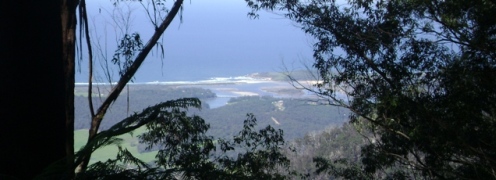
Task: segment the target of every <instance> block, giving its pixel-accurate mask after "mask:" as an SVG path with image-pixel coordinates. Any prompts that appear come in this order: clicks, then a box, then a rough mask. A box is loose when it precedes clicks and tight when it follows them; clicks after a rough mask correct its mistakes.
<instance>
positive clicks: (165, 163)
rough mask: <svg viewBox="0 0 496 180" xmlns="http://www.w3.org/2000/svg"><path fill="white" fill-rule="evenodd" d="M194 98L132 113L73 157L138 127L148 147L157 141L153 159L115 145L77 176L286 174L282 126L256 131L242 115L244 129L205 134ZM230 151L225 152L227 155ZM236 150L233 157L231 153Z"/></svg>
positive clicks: (253, 176) (279, 176) (277, 176)
mask: <svg viewBox="0 0 496 180" xmlns="http://www.w3.org/2000/svg"><path fill="white" fill-rule="evenodd" d="M200 107H201V103H200V100H198V99H196V98H183V99H178V100H172V101H167V102H164V103H159V104H157V105H155V106H151V107H148V108H146V109H144V110H143V111H142V112H141V113H135V114H134V115H132V116H129V117H128V118H126V119H124V120H123V121H121V122H120V123H118V124H116V125H114V126H112V127H111V128H110V129H108V130H106V131H102V132H100V133H98V135H97V137H96V138H95V139H94V140H93V141H92V142H91V143H88V144H87V145H86V146H85V147H83V148H82V149H81V150H80V151H79V152H78V153H76V157H77V158H79V159H77V160H78V161H79V160H80V157H81V155H84V154H86V153H88V152H94V151H95V150H96V149H98V148H101V147H104V146H107V145H112V144H115V145H117V146H119V142H120V141H121V139H119V138H117V137H116V136H118V135H122V134H125V133H132V131H133V130H135V129H137V128H139V127H143V126H144V127H146V129H147V131H146V132H145V133H143V134H140V135H138V137H139V139H140V142H141V143H145V144H147V145H148V148H152V147H154V146H159V147H160V148H159V151H158V153H157V155H156V158H155V161H154V162H143V161H141V160H139V159H137V158H135V157H134V156H133V155H132V154H131V153H130V152H129V151H128V150H126V149H124V148H122V147H120V146H119V152H118V154H117V156H116V157H115V158H113V159H109V160H107V161H105V162H97V163H95V164H92V165H90V166H89V167H88V170H87V171H86V172H84V173H83V174H80V175H79V176H78V178H81V179H122V178H125V179H286V178H287V175H288V174H290V172H289V168H288V167H289V160H288V159H287V158H286V157H285V156H284V155H283V154H282V153H281V152H282V151H281V148H283V146H284V138H283V132H282V130H275V129H274V128H272V127H271V126H267V127H266V128H263V129H260V130H257V129H256V118H255V117H254V116H253V115H251V114H248V115H247V119H246V120H245V121H244V128H243V130H242V131H240V132H239V134H238V135H237V136H235V137H234V138H233V139H232V140H224V139H214V138H213V137H211V136H207V135H206V132H207V130H208V129H209V127H210V126H209V125H208V124H206V123H205V121H204V120H203V119H202V118H201V117H199V116H196V115H189V114H188V113H187V112H186V110H187V109H188V108H200ZM217 149H220V151H219V152H218V153H215V151H216V150H217ZM229 154H231V155H229ZM232 154H237V156H232Z"/></svg>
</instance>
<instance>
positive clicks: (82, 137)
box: [74, 127, 157, 164]
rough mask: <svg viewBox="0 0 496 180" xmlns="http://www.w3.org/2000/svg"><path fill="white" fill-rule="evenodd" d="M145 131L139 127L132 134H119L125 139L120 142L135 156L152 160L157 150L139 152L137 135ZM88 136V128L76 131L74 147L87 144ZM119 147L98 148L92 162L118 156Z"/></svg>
mask: <svg viewBox="0 0 496 180" xmlns="http://www.w3.org/2000/svg"><path fill="white" fill-rule="evenodd" d="M144 131H145V128H144V127H142V128H139V129H137V130H135V131H134V132H133V135H131V134H123V135H120V136H118V137H119V138H121V139H122V140H123V142H122V143H121V144H120V146H121V147H122V148H125V149H127V150H128V151H129V152H131V153H132V154H133V155H134V156H135V157H137V158H139V159H141V160H143V161H144V162H152V161H153V160H154V159H155V155H156V154H157V151H152V152H147V153H139V152H138V144H139V140H138V137H136V136H137V135H139V134H142V133H143V132H144ZM87 138H88V129H81V130H77V131H74V149H75V150H76V151H78V150H79V149H80V148H81V147H83V146H84V145H85V144H86V141H87ZM118 151H119V149H118V147H117V145H108V146H106V147H102V148H100V149H97V150H96V151H95V152H94V153H93V154H92V155H91V159H90V164H93V163H96V162H98V161H106V160H108V159H114V158H115V157H116V156H117V153H118Z"/></svg>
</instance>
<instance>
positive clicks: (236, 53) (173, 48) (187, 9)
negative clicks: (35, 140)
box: [76, 0, 312, 82]
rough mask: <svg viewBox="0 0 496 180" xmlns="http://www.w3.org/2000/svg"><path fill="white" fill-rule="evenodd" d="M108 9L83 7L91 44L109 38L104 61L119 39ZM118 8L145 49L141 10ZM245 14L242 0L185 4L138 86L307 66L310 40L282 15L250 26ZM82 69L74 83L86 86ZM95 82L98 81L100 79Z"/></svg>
mask: <svg viewBox="0 0 496 180" xmlns="http://www.w3.org/2000/svg"><path fill="white" fill-rule="evenodd" d="M111 4H112V2H110V1H102V0H88V1H87V6H88V9H89V14H88V15H89V18H90V20H91V21H93V23H91V22H90V23H91V24H93V25H91V29H90V30H91V31H92V40H93V41H97V40H99V42H100V44H101V45H102V46H104V45H105V37H107V40H106V44H107V51H106V52H107V53H106V54H107V57H108V58H111V56H112V54H113V52H114V50H115V47H116V44H115V42H116V34H119V29H118V28H114V26H115V25H113V24H115V23H113V22H112V19H111V18H110V16H109V14H112V13H115V12H117V11H116V10H115V9H114V7H113V6H112V5H111ZM120 7H122V8H123V9H126V10H127V9H128V7H130V8H131V9H133V11H132V14H131V26H130V32H139V33H140V34H141V36H142V38H143V41H144V43H146V41H147V40H148V38H149V37H150V36H151V34H152V33H153V26H152V25H151V23H150V21H149V20H148V19H147V18H146V16H145V14H144V13H143V12H144V10H143V7H142V6H141V5H140V4H138V3H136V2H134V3H131V4H129V5H127V4H125V3H121V4H120ZM169 7H170V6H169ZM247 12H249V8H247V7H246V4H245V2H244V0H191V1H185V4H184V11H183V14H182V16H183V22H182V23H179V22H180V21H179V16H178V17H176V19H175V20H174V22H173V24H171V25H170V26H169V28H168V29H167V30H166V32H165V34H164V36H163V37H164V38H163V43H164V49H165V58H164V59H163V60H160V58H159V57H160V56H159V55H158V54H157V51H155V52H154V56H149V58H147V59H146V60H145V63H144V64H143V66H142V67H141V68H140V70H139V71H138V74H137V76H136V82H144V81H155V80H158V81H170V80H175V81H178V80H191V79H202V78H203V79H205V78H209V77H213V76H235V75H243V74H248V73H253V72H266V71H281V69H282V67H283V62H284V64H286V66H288V67H289V68H298V67H301V64H302V62H304V63H306V64H311V59H312V39H311V38H310V37H309V36H307V35H305V34H304V33H303V31H302V30H300V29H299V28H298V27H296V26H295V24H293V23H291V21H289V20H287V19H285V18H284V17H282V16H281V15H276V14H272V13H264V12H262V13H261V15H260V18H259V19H254V20H253V19H250V18H248V17H247ZM95 32H96V33H95ZM94 47H95V46H94ZM103 49H105V48H103ZM94 51H96V52H97V53H98V51H97V50H94ZM86 63H87V62H86V61H85V62H83V64H82V65H81V73H78V74H77V75H76V81H77V82H86V81H87V80H86V79H87V77H86V76H87V75H86V74H85V72H87V69H86V68H87V65H86ZM98 66H99V64H98V63H97V64H96V67H98ZM98 68H99V67H98ZM114 70H117V69H114ZM97 77H100V78H101V77H102V74H101V73H100V74H99V76H97ZM114 80H115V79H114Z"/></svg>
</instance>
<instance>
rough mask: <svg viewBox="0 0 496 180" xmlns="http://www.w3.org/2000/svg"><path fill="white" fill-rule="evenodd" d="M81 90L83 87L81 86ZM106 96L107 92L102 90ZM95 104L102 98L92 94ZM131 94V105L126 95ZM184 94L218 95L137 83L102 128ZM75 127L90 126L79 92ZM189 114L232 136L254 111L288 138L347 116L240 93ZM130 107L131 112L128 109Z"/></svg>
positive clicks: (325, 108)
mask: <svg viewBox="0 0 496 180" xmlns="http://www.w3.org/2000/svg"><path fill="white" fill-rule="evenodd" d="M79 88H80V89H77V90H78V92H80V91H83V90H84V87H79ZM100 92H101V95H102V96H105V91H104V90H102V89H101V90H100ZM93 96H94V97H93V101H94V102H95V104H99V103H100V102H101V99H100V98H99V97H98V95H93ZM128 97H129V104H128V101H127V98H128ZM181 97H198V98H200V99H202V100H207V99H209V98H215V97H216V95H215V93H213V92H212V91H210V90H208V89H202V88H192V87H178V86H161V85H134V86H130V87H129V95H128V93H127V92H123V94H122V95H121V97H119V99H118V100H117V101H116V102H115V103H114V104H113V105H112V107H111V109H110V110H109V112H108V114H107V115H106V116H105V118H104V120H103V121H102V125H101V128H102V129H107V128H109V127H110V126H112V125H113V124H115V123H116V122H118V121H120V120H122V119H124V118H125V117H127V116H128V114H130V113H133V112H139V111H141V110H142V109H144V108H146V107H148V106H151V105H154V104H157V103H159V102H163V101H167V100H171V99H177V98H181ZM75 106H76V107H75V109H76V122H75V128H76V129H87V128H89V118H90V116H89V110H88V100H87V97H86V96H85V95H82V94H80V95H79V96H76V98H75ZM203 106H204V107H203V108H202V109H201V110H200V111H198V110H192V111H191V112H190V113H195V114H198V115H200V116H201V117H202V118H203V119H205V121H207V122H208V123H210V125H211V129H210V131H209V133H210V135H213V136H215V137H231V136H232V135H233V134H234V133H236V132H238V131H239V130H240V129H241V128H242V123H243V120H245V116H246V114H247V113H253V114H254V115H255V116H256V118H257V120H258V123H259V125H260V127H264V126H266V125H271V126H274V127H275V128H280V129H283V130H284V134H285V138H286V139H287V140H290V139H294V138H297V137H303V136H304V135H305V134H306V133H308V132H310V131H317V130H322V129H324V128H326V127H328V126H335V125H341V124H342V123H343V122H344V121H345V119H346V117H347V115H345V114H347V111H346V110H345V109H343V108H337V107H333V106H328V105H321V104H319V103H318V102H316V101H315V100H309V99H296V98H293V99H291V98H274V97H270V96H263V97H260V96H241V97H237V98H232V99H231V100H229V102H228V104H227V105H224V106H221V107H218V108H214V109H210V108H209V106H208V104H204V105H203ZM128 107H129V111H128Z"/></svg>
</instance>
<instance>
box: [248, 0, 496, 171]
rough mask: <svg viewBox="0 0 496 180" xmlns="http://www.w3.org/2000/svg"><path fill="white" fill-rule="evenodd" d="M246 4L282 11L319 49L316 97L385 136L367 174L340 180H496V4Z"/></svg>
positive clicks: (272, 0) (370, 156) (367, 162)
mask: <svg viewBox="0 0 496 180" xmlns="http://www.w3.org/2000/svg"><path fill="white" fill-rule="evenodd" d="M246 2H247V3H248V6H249V7H251V8H252V9H253V10H254V12H252V13H251V15H256V14H255V13H256V11H258V10H260V9H268V10H278V12H283V13H284V14H285V15H286V17H288V18H290V19H291V20H293V21H294V22H296V23H298V24H300V25H301V27H302V30H304V31H305V32H306V33H308V34H309V35H311V36H313V37H314V38H315V39H316V40H317V41H316V43H315V44H314V59H315V63H314V65H313V66H314V67H315V68H316V69H317V70H318V71H319V78H321V79H319V82H318V83H317V84H315V86H314V87H310V88H308V90H313V91H314V92H315V93H317V94H319V95H321V96H322V97H325V98H328V99H329V102H330V103H331V104H334V105H336V106H342V107H346V108H348V109H350V111H352V112H353V114H352V115H351V116H350V118H351V122H352V123H355V124H358V125H366V126H363V127H364V128H366V129H368V130H369V131H370V132H372V133H373V134H374V135H375V137H374V139H375V140H376V141H375V143H371V144H369V145H366V146H364V147H363V148H362V152H361V156H362V157H361V163H362V164H363V166H351V165H350V166H349V169H348V170H349V172H353V173H346V172H344V171H343V172H337V175H341V176H343V177H345V178H351V179H354V178H357V179H359V178H361V177H365V178H367V177H368V176H358V175H360V174H362V173H357V176H356V177H351V176H347V175H351V174H355V173H354V172H359V171H360V172H363V173H366V174H368V175H375V173H376V172H379V171H381V170H383V169H388V168H392V171H391V172H390V173H389V175H387V176H373V178H377V179H382V178H390V177H394V178H399V179H413V178H425V179H464V178H466V179H496V136H494V135H495V133H496V123H495V122H496V121H495V119H496V118H495V117H496V116H495V113H496V106H495V105H496V86H495V84H496V78H494V76H495V75H496V61H495V60H496V20H495V19H494V18H492V17H494V15H495V13H494V12H496V2H495V1H491V0H480V1H469V0H459V1H444V0H428V1H425V0H410V1H402V0H392V1H375V0H357V1H348V3H345V2H340V1H334V0H310V1H298V0H246ZM341 94H345V95H346V96H347V97H348V98H341V97H340V96H339V95H341ZM319 162H321V164H322V165H323V167H324V166H325V165H326V164H325V163H323V162H322V161H320V160H319ZM329 167H330V166H329ZM357 168H358V169H357ZM334 172H336V171H334Z"/></svg>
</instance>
